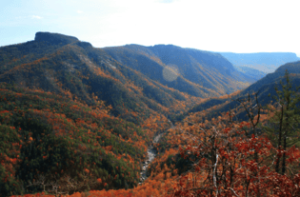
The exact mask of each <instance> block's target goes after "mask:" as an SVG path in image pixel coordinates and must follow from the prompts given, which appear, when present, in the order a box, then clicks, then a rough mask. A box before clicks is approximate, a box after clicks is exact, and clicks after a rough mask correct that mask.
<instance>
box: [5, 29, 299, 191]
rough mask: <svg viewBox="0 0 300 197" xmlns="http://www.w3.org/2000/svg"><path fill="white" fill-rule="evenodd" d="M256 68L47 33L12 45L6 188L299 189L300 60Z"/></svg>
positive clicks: (169, 48) (192, 53)
mask: <svg viewBox="0 0 300 197" xmlns="http://www.w3.org/2000/svg"><path fill="white" fill-rule="evenodd" d="M278 61H279V60H278ZM247 69H248V68H245V69H244V70H240V71H238V70H237V69H236V68H235V67H234V66H233V65H232V64H231V63H230V61H228V60H227V59H225V58H224V57H223V56H222V55H220V54H218V53H212V52H208V51H200V50H195V49H184V48H180V47H177V46H173V45H155V46H151V47H145V46H140V45H126V46H122V47H108V48H102V49H99V48H94V47H93V46H92V45H91V44H90V43H87V42H82V41H79V40H78V39H77V38H75V37H72V36H66V35H61V34H54V33H46V32H38V33H37V34H36V36H35V39H34V40H33V41H29V42H26V43H21V44H17V45H11V46H6V47H1V48H0V164H1V165H0V196H1V197H2V196H13V197H16V196H19V195H25V196H27V197H30V196H34V197H41V196H44V197H46V196H48V197H50V196H51V197H54V196H55V197H57V196H60V195H62V196H73V197H77V196H84V197H94V196H138V197H141V196H173V197H174V196H178V197H179V196H180V197H181V196H224V197H225V196H276V197H277V196H278V197H279V196H295V197H296V196H299V193H300V190H299V188H300V171H299V165H300V163H299V161H300V160H299V159H300V151H299V146H300V143H299V134H300V133H299V132H300V130H299V121H300V116H299V112H300V106H299V104H300V99H299V98H300V97H299V89H298V88H297V87H298V86H300V61H298V62H291V63H287V64H285V65H282V66H280V67H279V68H278V69H277V70H276V71H275V72H274V73H270V74H267V75H266V76H264V74H263V73H261V72H259V71H257V70H253V69H248V70H247ZM261 77H263V78H261ZM259 78H261V79H260V80H258V81H256V80H257V79H259ZM276 87H277V89H276ZM268 95H270V97H269V96H268ZM150 152H151V154H152V155H154V157H155V158H154V160H151V161H150V160H149V153H150ZM143 168H147V169H143ZM143 172H146V175H147V177H146V179H145V180H144V177H142V174H143Z"/></svg>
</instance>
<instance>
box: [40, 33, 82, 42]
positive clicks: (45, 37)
mask: <svg viewBox="0 0 300 197" xmlns="http://www.w3.org/2000/svg"><path fill="white" fill-rule="evenodd" d="M34 40H35V41H44V42H49V43H51V44H70V43H74V42H79V40H78V39H77V38H76V37H73V36H66V35H62V34H57V33H49V32H37V33H36V34H35V38H34Z"/></svg>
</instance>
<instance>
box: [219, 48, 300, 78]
mask: <svg viewBox="0 0 300 197" xmlns="http://www.w3.org/2000/svg"><path fill="white" fill-rule="evenodd" d="M220 54H221V55H222V56H223V57H225V58H226V59H227V60H228V61H230V62H231V63H232V64H233V65H234V66H236V67H249V68H254V69H256V70H259V71H262V72H265V73H270V72H274V71H275V70H276V69H277V68H278V67H279V66H281V65H283V64H286V63H288V62H295V61H299V60H300V58H299V57H297V55H296V53H286V52H271V53H264V52H263V53H230V52H221V53H220Z"/></svg>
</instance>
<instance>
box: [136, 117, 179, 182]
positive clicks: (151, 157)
mask: <svg viewBox="0 0 300 197" xmlns="http://www.w3.org/2000/svg"><path fill="white" fill-rule="evenodd" d="M168 122H169V123H171V126H170V127H169V129H170V128H173V127H174V125H173V123H172V122H171V121H170V120H168ZM167 130H168V129H166V130H165V131H164V132H162V133H160V134H158V135H157V136H155V137H154V139H153V144H156V143H158V142H159V140H160V138H161V137H162V135H163V134H164V133H165V132H166V131H167ZM156 155H157V150H156V149H155V148H154V147H153V146H152V145H151V146H149V147H148V149H147V159H146V160H145V161H144V162H143V163H142V170H141V172H140V175H141V177H140V181H139V184H142V183H143V182H144V181H145V180H146V179H147V174H146V172H147V168H148V166H149V165H150V164H151V163H152V162H153V160H154V158H155V157H156Z"/></svg>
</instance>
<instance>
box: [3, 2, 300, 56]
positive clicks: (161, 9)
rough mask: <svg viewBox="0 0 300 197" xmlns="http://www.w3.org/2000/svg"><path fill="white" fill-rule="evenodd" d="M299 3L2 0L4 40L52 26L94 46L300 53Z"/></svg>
mask: <svg viewBox="0 0 300 197" xmlns="http://www.w3.org/2000/svg"><path fill="white" fill-rule="evenodd" d="M299 5H300V1H299V0H298V1H297V0H293V1H292V0H284V1H283V0H281V1H277V0H272V1H270V0H251V1H250V0H249V1H248V0H247V1H246V0H26V1H25V0H7V1H6V0H3V1H1V2H0V13H1V16H0V37H1V39H0V46H5V45H9V44H15V43H21V42H25V41H29V40H33V38H34V34H35V33H36V32H37V31H48V32H55V33H62V34H67V35H72V36H76V37H77V38H78V39H80V40H82V41H87V42H90V43H91V44H92V45H93V46H94V47H106V46H120V45H125V44H140V45H145V46H151V45H155V44H173V45H177V46H181V47H188V48H195V49H201V50H208V51H231V52H295V53H297V54H298V56H300V28H299V20H300V11H299Z"/></svg>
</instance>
